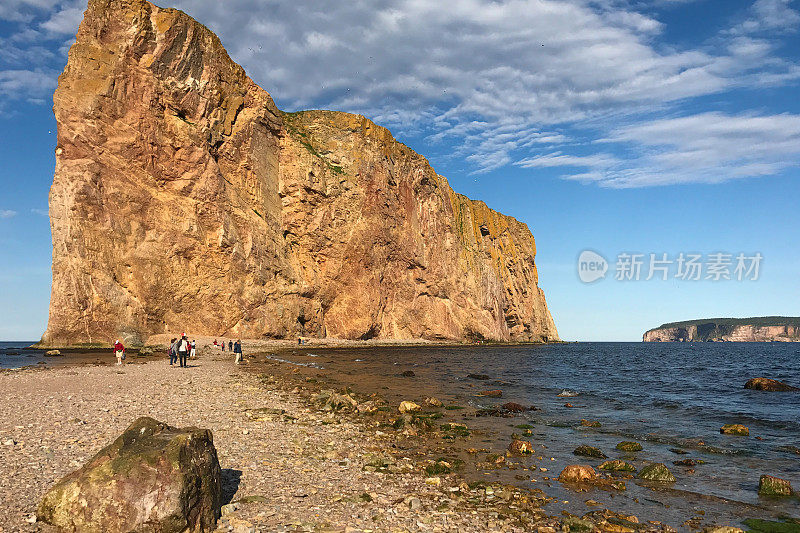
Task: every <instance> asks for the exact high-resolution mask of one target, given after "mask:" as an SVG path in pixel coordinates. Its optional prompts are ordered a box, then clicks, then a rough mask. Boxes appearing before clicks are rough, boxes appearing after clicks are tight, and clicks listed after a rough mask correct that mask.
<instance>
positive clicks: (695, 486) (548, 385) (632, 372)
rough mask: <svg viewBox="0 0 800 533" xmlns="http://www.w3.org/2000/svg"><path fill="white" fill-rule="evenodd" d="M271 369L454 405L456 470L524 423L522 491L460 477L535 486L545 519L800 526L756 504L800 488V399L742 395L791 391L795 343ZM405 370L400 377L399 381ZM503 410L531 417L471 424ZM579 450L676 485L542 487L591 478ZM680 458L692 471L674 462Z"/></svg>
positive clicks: (486, 476) (407, 352)
mask: <svg viewBox="0 0 800 533" xmlns="http://www.w3.org/2000/svg"><path fill="white" fill-rule="evenodd" d="M257 359H258V358H257ZM270 359H271V362H272V363H274V361H276V360H278V361H280V362H281V364H282V365H284V366H293V367H294V368H296V369H298V370H299V371H300V373H301V375H307V376H315V377H318V378H322V379H325V380H327V381H330V382H332V383H333V384H334V385H337V386H342V387H345V386H348V387H351V388H352V389H353V390H354V391H356V392H361V393H379V394H380V395H381V396H382V397H383V398H385V399H387V400H388V401H389V402H390V403H391V404H392V405H395V406H396V405H398V404H399V402H400V401H401V400H412V401H416V402H421V400H422V399H423V398H424V397H426V396H435V397H437V398H438V399H440V400H441V401H442V402H444V404H445V405H454V406H462V407H466V409H464V410H447V411H445V413H446V414H447V417H446V418H445V419H443V420H442V421H455V422H461V423H465V424H467V426H468V427H469V428H470V430H471V435H470V436H469V437H467V438H466V439H459V440H460V441H462V442H460V443H457V444H455V445H453V446H452V448H451V449H450V450H449V452H450V453H451V454H452V455H455V456H458V457H464V458H467V455H465V450H466V449H468V448H470V447H472V448H480V449H486V450H489V451H490V452H495V453H503V452H504V451H505V449H506V446H507V445H508V443H509V442H510V440H511V435H512V433H517V434H520V433H522V431H521V430H520V429H517V428H515V427H514V426H517V425H521V424H529V425H531V426H532V435H531V436H530V437H525V439H526V440H530V441H531V442H532V443H533V445H534V449H535V453H534V454H533V456H532V457H529V458H523V459H521V461H522V462H523V463H525V464H526V465H527V466H529V467H533V470H532V472H531V474H530V477H532V478H533V479H534V481H530V480H527V479H526V480H520V479H518V477H517V475H518V474H519V471H514V470H507V469H496V470H490V471H482V470H480V469H478V470H475V469H474V468H473V469H471V470H470V469H469V468H466V469H465V472H464V474H465V475H467V477H470V476H472V477H473V478H474V479H481V480H497V481H503V482H507V483H513V484H517V485H522V486H525V487H528V488H541V489H543V490H544V491H545V492H546V493H547V494H548V495H550V496H553V497H554V498H556V500H557V501H556V502H554V503H553V504H552V505H553V509H552V510H553V511H554V512H557V510H560V509H564V508H566V509H567V510H569V511H570V512H573V513H574V514H578V515H581V514H583V513H586V512H588V511H590V510H593V509H597V508H602V507H607V508H610V509H613V510H616V511H620V512H628V513H631V514H635V515H637V516H639V517H640V518H642V519H649V520H660V521H663V522H664V523H667V524H669V525H671V526H673V527H681V526H682V525H683V524H686V525H685V526H683V527H684V528H690V526H691V520H692V519H694V520H696V521H698V523H699V522H709V521H714V520H716V521H717V522H718V523H730V524H738V523H740V522H741V521H742V520H744V519H747V518H770V517H771V518H778V517H781V516H792V517H795V518H798V517H800V510H799V508H800V503H798V501H797V500H784V501H779V500H773V499H767V498H760V497H759V496H758V494H757V490H758V481H759V477H760V475H761V474H770V475H775V476H778V477H782V478H785V479H788V480H790V481H791V482H792V484H793V486H794V487H795V489H800V393H776V392H761V391H751V390H746V389H744V384H745V382H746V381H747V380H748V379H750V378H752V377H760V376H763V377H769V378H773V379H778V380H781V381H785V382H787V383H789V384H793V385H795V386H800V345H796V344H791V343H640V342H637V343H570V344H551V345H538V346H537V345H525V346H469V347H423V348H420V347H402V348H387V347H380V348H359V349H352V348H348V349H330V350H319V349H314V348H310V349H307V350H303V349H298V350H294V351H292V352H290V353H281V354H280V355H279V356H277V355H276V356H274V357H271V358H270ZM255 366H256V367H258V363H256V364H255ZM271 368H274V366H273V365H265V369H271ZM408 370H411V371H413V372H414V376H413V377H403V376H402V373H403V372H404V371H408ZM468 374H485V375H487V376H489V379H487V380H476V379H471V378H468V377H467V375H468ZM486 389H500V390H502V392H503V397H502V398H499V399H492V398H486V397H478V396H476V393H477V392H479V391H482V390H486ZM509 401H513V402H517V403H520V404H524V405H534V406H536V407H537V408H538V409H539V410H537V411H529V412H526V413H523V414H522V415H521V416H517V417H515V418H497V417H490V416H482V417H475V416H474V414H475V411H476V409H482V408H487V407H491V406H494V405H498V404H502V403H504V402H509ZM567 403H569V404H571V405H572V407H566V406H565V404H567ZM584 419H585V420H590V421H597V422H600V427H586V426H584V425H582V424H581V420H584ZM731 423H736V424H744V425H746V426H748V427H749V429H750V436H749V437H736V436H729V435H722V434H720V427H721V426H722V425H724V424H731ZM623 440H635V441H638V442H640V443H641V444H642V445H643V448H644V449H643V450H642V451H641V452H637V453H633V454H630V453H626V452H621V451H618V450H616V448H615V447H616V444H617V443H619V442H620V441H623ZM581 444H587V445H591V446H595V447H597V448H599V449H600V450H602V451H603V452H604V453H605V454H606V455H607V456H608V458H609V459H618V458H619V459H625V460H627V461H629V462H630V463H632V464H634V465H635V466H636V467H637V468H638V469H641V468H642V466H645V465H647V464H648V463H650V462H660V463H664V464H666V465H667V466H668V468H669V469H670V471H671V472H672V473H673V474H674V475H675V477H676V478H677V482H676V483H673V484H669V485H666V486H663V487H659V488H657V489H653V487H651V486H649V485H647V484H644V483H641V482H638V481H637V480H635V479H633V480H628V481H627V490H626V491H624V492H616V491H613V490H600V489H597V490H592V491H591V492H588V493H576V492H573V491H571V490H569V489H566V488H564V487H563V486H561V484H560V483H558V482H555V481H553V480H554V479H555V478H556V477H558V474H559V472H560V471H561V469H562V468H563V467H564V466H566V465H568V464H591V465H592V466H594V467H595V468H597V466H598V465H599V463H600V462H602V461H603V460H602V459H592V458H587V457H577V456H575V455H573V453H572V452H573V450H574V449H575V448H576V447H577V446H578V445H581ZM479 455H480V454H479ZM483 455H485V453H484V454H483ZM538 457H542V459H541V460H540V459H538ZM687 458H689V459H694V460H698V461H702V462H703V463H702V464H698V465H696V466H692V467H686V466H678V465H675V464H673V463H674V462H675V461H680V460H684V459H687ZM474 462H475V460H474V459H473V463H474ZM542 468H544V469H546V470H541V469H542ZM545 478H550V479H545ZM587 500H590V501H593V502H597V504H599V505H600V507H596V506H594V504H593V503H590V504H587V503H586V501H587ZM564 502H568V503H564ZM687 520H688V521H690V522H687Z"/></svg>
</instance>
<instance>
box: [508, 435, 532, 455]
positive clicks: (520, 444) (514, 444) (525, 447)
mask: <svg viewBox="0 0 800 533" xmlns="http://www.w3.org/2000/svg"><path fill="white" fill-rule="evenodd" d="M508 451H510V452H511V453H515V454H517V455H527V454H531V453H533V444H531V443H530V442H528V441H525V440H517V439H515V440H512V441H511V444H509V445H508Z"/></svg>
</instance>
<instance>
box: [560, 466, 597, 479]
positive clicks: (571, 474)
mask: <svg viewBox="0 0 800 533" xmlns="http://www.w3.org/2000/svg"><path fill="white" fill-rule="evenodd" d="M596 478H597V472H595V471H594V468H592V467H591V466H589V465H568V466H566V467H564V470H562V471H561V474H560V475H559V476H558V480H559V481H562V482H565V483H577V482H580V481H591V480H593V479H596Z"/></svg>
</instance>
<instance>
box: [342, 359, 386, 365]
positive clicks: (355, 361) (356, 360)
mask: <svg viewBox="0 0 800 533" xmlns="http://www.w3.org/2000/svg"><path fill="white" fill-rule="evenodd" d="M353 362H354V363H363V362H364V360H363V359H353ZM395 364H397V363H395Z"/></svg>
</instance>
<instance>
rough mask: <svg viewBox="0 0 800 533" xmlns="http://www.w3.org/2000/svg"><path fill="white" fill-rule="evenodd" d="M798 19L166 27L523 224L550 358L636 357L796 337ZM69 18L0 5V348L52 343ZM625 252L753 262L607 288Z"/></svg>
mask: <svg viewBox="0 0 800 533" xmlns="http://www.w3.org/2000/svg"><path fill="white" fill-rule="evenodd" d="M798 4H800V2H798V1H797V0H795V1H792V0H755V1H753V0H747V1H744V0H742V1H737V0H724V1H723V0H572V1H562V0H537V1H534V0H510V1H488V0H454V1H452V2H434V1H422V0H402V1H392V2H389V1H380V0H377V1H373V0H370V1H366V0H365V1H353V2H341V3H336V5H335V6H333V7H332V6H327V7H326V9H325V10H324V11H323V10H320V9H319V6H318V3H316V2H313V1H311V0H299V1H295V2H291V3H287V2H273V1H268V2H257V1H255V0H232V1H228V2H225V3H221V2H216V1H215V0H177V1H175V0H169V1H165V2H163V3H162V4H161V5H164V6H174V7H179V8H181V9H183V10H185V11H187V12H188V13H189V14H190V15H192V16H194V17H195V18H197V19H198V20H199V21H201V22H202V23H204V24H205V25H207V26H208V27H210V28H211V29H212V30H214V31H215V32H216V33H217V34H218V35H219V36H220V38H221V39H222V42H223V44H224V45H225V46H226V48H227V49H228V51H229V52H230V54H231V56H232V57H233V59H234V60H236V61H237V62H239V63H240V64H242V65H243V66H244V67H245V69H246V70H247V72H248V73H249V74H250V75H251V77H253V79H254V80H255V81H256V82H257V83H259V85H261V86H262V87H264V88H265V89H266V90H267V91H269V92H270V93H271V94H272V95H273V97H274V98H275V100H276V103H277V104H278V106H279V107H281V108H282V109H284V110H287V111H293V110H298V109H307V108H325V109H337V110H343V111H351V112H356V113H361V114H364V115H366V116H368V117H370V118H372V119H373V120H375V121H376V122H378V123H379V124H382V125H384V126H387V127H389V128H390V129H391V130H392V131H393V132H394V133H395V135H396V137H397V138H398V139H400V140H401V141H403V142H405V143H406V144H408V145H409V146H411V147H412V148H414V149H416V150H417V151H419V152H420V153H422V154H424V155H426V156H428V157H429V158H430V160H431V162H432V164H433V165H434V168H436V169H437V171H438V172H439V173H441V174H443V175H445V176H446V177H447V178H448V179H449V181H450V183H451V185H452V186H453V188H454V189H456V190H457V191H458V192H462V193H464V194H466V195H468V196H470V197H472V198H476V199H481V200H484V201H486V202H487V203H488V204H489V205H490V206H491V207H493V208H495V209H497V210H499V211H501V212H503V213H507V214H510V215H513V216H515V217H517V218H519V219H520V220H522V221H524V222H526V223H527V224H528V226H529V227H530V228H531V230H532V231H533V234H534V236H535V238H536V242H537V248H538V256H537V264H538V267H539V279H540V286H541V287H542V288H543V289H544V290H545V292H546V295H547V299H548V303H549V306H550V309H551V311H552V314H553V316H554V319H555V321H556V325H557V327H558V329H559V333H560V334H561V336H562V338H564V339H568V340H638V339H640V338H641V334H642V333H643V331H644V330H646V329H648V328H650V327H654V326H657V325H659V324H661V323H663V322H668V321H674V320H684V319H689V318H697V317H709V316H758V315H793V316H796V315H800V309H798V297H800V281H798V279H799V276H798V267H799V266H800V247H798V246H797V244H796V235H797V228H798V227H800V214H798V212H800V209H798V208H800V180H798V177H799V176H800V170H798V167H799V166H800V98H798V96H799V95H800V92H799V91H798V82H800V31H799V30H800V5H798ZM84 8H85V1H84V2H81V1H73V0H63V1H54V0H4V2H3V3H2V4H1V5H0V161H2V165H0V183H1V184H2V196H0V317H2V320H0V340H18V339H26V340H30V339H36V338H38V337H39V336H40V335H41V333H42V332H43V331H44V328H45V326H46V321H47V309H48V303H49V290H50V233H49V223H48V219H47V191H48V188H49V185H50V182H51V180H52V172H53V167H54V158H53V149H54V147H55V135H54V134H55V122H54V120H53V117H52V110H51V106H52V98H51V97H52V91H53V89H54V87H55V83H56V78H57V76H58V73H59V72H60V71H61V69H62V68H63V66H64V64H65V62H66V51H67V49H68V48H69V45H70V43H71V40H72V38H73V37H74V34H75V31H76V28H77V25H78V23H79V22H80V19H81V13H82V11H83V9H84ZM585 249H591V250H595V251H597V252H599V253H601V254H602V255H603V256H605V257H606V258H607V259H608V261H609V262H610V266H609V268H610V271H609V273H608V274H607V276H606V279H602V280H599V281H597V282H595V283H592V284H585V283H582V282H581V281H580V279H579V278H578V275H577V267H576V261H577V257H578V255H579V254H580V252H581V251H582V250H585ZM621 252H629V253H641V254H645V259H647V258H648V257H649V254H650V253H655V254H658V255H659V256H660V255H661V254H662V253H666V254H668V257H669V258H670V259H674V258H675V257H676V256H677V255H678V254H679V253H699V254H702V255H703V257H704V258H707V256H708V254H712V253H715V252H726V253H730V254H734V255H735V254H737V253H739V252H743V253H745V254H747V255H752V254H754V253H756V252H759V253H760V254H761V255H762V256H763V261H762V262H761V264H760V267H761V270H760V275H759V278H758V279H757V280H744V281H737V280H722V281H712V280H705V279H701V280H699V281H687V280H679V279H675V278H674V277H673V276H672V274H673V272H670V279H668V280H667V281H662V280H660V279H657V280H656V279H654V280H650V281H644V280H640V281H617V280H615V279H613V278H614V270H615V262H616V258H617V255H618V254H620V253H621ZM731 269H732V267H731ZM645 274H646V271H645ZM643 277H646V276H643Z"/></svg>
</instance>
